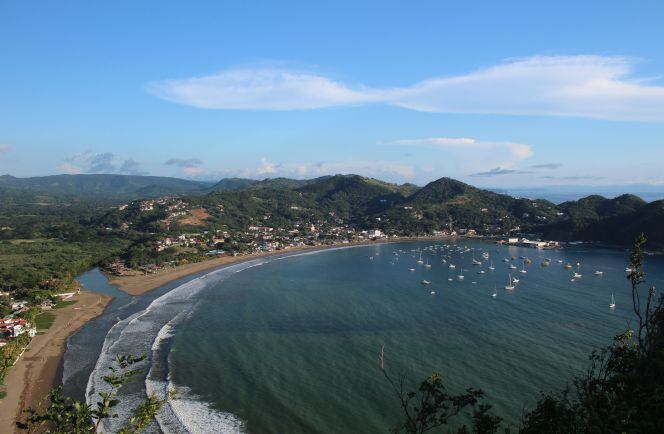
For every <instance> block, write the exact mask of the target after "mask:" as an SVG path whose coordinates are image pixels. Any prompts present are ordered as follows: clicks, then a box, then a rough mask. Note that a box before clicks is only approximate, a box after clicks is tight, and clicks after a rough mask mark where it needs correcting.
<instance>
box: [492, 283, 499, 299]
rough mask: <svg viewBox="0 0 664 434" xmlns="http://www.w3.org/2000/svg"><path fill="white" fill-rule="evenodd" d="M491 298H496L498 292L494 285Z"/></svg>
mask: <svg viewBox="0 0 664 434" xmlns="http://www.w3.org/2000/svg"><path fill="white" fill-rule="evenodd" d="M491 297H493V298H496V297H498V290H497V289H496V285H493V294H491Z"/></svg>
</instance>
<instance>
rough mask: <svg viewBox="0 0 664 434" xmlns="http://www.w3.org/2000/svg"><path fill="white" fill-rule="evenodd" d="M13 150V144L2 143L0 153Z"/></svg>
mask: <svg viewBox="0 0 664 434" xmlns="http://www.w3.org/2000/svg"><path fill="white" fill-rule="evenodd" d="M11 150H12V147H11V146H9V145H3V144H0V154H5V153H7V152H9V151H11Z"/></svg>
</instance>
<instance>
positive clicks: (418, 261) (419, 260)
mask: <svg viewBox="0 0 664 434" xmlns="http://www.w3.org/2000/svg"><path fill="white" fill-rule="evenodd" d="M417 263H418V264H423V263H424V261H423V260H422V252H420V259H418V260H417Z"/></svg>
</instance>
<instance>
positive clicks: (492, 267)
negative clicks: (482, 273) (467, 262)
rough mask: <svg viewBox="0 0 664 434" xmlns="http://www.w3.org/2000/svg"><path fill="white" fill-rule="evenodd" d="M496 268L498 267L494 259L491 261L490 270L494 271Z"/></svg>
mask: <svg viewBox="0 0 664 434" xmlns="http://www.w3.org/2000/svg"><path fill="white" fill-rule="evenodd" d="M495 269H496V267H494V266H493V261H491V265H489V270H491V271H493V270H495Z"/></svg>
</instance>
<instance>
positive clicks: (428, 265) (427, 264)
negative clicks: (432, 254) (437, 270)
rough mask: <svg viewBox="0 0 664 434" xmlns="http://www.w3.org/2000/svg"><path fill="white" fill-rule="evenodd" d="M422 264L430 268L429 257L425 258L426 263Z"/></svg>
mask: <svg viewBox="0 0 664 434" xmlns="http://www.w3.org/2000/svg"><path fill="white" fill-rule="evenodd" d="M424 266H425V267H426V268H431V264H429V258H427V263H426V264H424Z"/></svg>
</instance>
